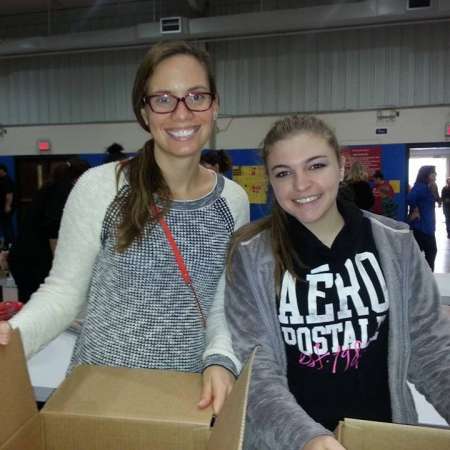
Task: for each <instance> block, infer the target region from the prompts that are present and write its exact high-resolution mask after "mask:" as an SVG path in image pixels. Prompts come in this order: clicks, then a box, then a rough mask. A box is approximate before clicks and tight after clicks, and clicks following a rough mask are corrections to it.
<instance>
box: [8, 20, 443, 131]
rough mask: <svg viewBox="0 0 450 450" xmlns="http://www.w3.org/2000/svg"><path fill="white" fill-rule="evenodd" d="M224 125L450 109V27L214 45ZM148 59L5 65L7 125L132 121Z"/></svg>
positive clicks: (50, 58) (84, 57) (123, 54)
mask: <svg viewBox="0 0 450 450" xmlns="http://www.w3.org/2000/svg"><path fill="white" fill-rule="evenodd" d="M208 49H209V51H210V53H211V55H212V58H213V61H214V63H215V68H216V75H217V80H218V88H219V93H220V95H221V113H222V114H225V115H233V116H238V115H260V114H265V115H269V114H286V113H291V112H302V111H303V112H319V111H322V112H323V111H330V112H332V111H349V110H366V109H377V108H383V107H399V108H400V107H412V106H429V105H430V106H431V105H448V104H450V26H449V22H448V21H447V22H441V23H434V24H416V25H408V26H406V25H404V26H391V27H377V28H371V29H353V30H342V31H329V32H323V33H316V34H314V33H310V34H302V35H291V36H282V37H265V38H254V39H241V40H231V41H224V42H210V43H209V44H208ZM144 52H145V49H129V50H120V51H117V50H116V51H103V52H90V53H87V52H86V53H73V54H63V55H44V56H34V57H25V58H11V59H8V58H6V59H0V123H2V124H5V125H13V124H56V123H87V122H109V121H126V120H133V113H132V109H131V101H130V95H131V88H132V84H133V78H134V74H135V71H136V68H137V66H138V64H139V62H140V61H141V59H142V56H143V54H144Z"/></svg>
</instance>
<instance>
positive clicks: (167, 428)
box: [0, 331, 251, 450]
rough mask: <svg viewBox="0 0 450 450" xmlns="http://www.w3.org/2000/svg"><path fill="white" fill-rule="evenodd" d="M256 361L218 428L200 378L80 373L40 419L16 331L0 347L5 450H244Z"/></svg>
mask: <svg viewBox="0 0 450 450" xmlns="http://www.w3.org/2000/svg"><path fill="white" fill-rule="evenodd" d="M250 376H251V361H250V362H249V363H248V364H247V366H246V367H245V369H244V370H243V371H242V373H241V376H240V377H239V379H238V380H237V382H236V383H235V386H234V388H233V391H232V393H231V395H230V397H229V398H228V399H227V401H226V403H225V405H224V407H223V409H222V412H221V414H220V416H219V417H218V418H217V420H216V422H215V424H214V427H213V428H211V427H210V424H211V419H212V410H211V409H208V410H199V409H198V408H197V403H198V401H199V398H200V390H201V375H199V374H192V373H181V372H172V371H160V370H146V369H122V368H108V367H95V366H80V367H77V368H76V369H75V370H74V371H73V373H72V374H71V375H70V376H69V377H67V378H66V380H65V381H64V382H63V383H62V385H61V386H60V387H59V388H58V389H57V391H56V392H55V393H54V394H53V395H52V396H51V398H50V399H49V401H48V402H47V404H46V405H45V407H44V408H43V409H42V410H41V411H40V412H38V411H37V408H36V403H35V400H34V395H33V389H32V386H31V383H30V379H29V376H28V371H27V366H26V361H25V357H24V352H23V348H22V343H21V340H20V335H19V333H18V332H17V331H15V332H14V333H13V337H12V340H11V342H10V344H9V345H8V346H6V347H0V450H206V449H207V450H241V449H242V442H243V435H244V424H245V411H246V403H247V393H248V386H249V381H250Z"/></svg>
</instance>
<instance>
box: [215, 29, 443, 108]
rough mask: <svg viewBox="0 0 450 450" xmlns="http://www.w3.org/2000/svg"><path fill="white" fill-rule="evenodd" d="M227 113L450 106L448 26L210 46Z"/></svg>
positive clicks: (273, 39) (266, 39) (324, 34)
mask: <svg viewBox="0 0 450 450" xmlns="http://www.w3.org/2000/svg"><path fill="white" fill-rule="evenodd" d="M209 48H210V50H211V52H212V53H213V54H214V56H215V60H216V73H217V76H218V80H219V90H220V92H221V93H222V102H221V112H222V113H224V114H230V115H236V114H242V115H255V114H273V113H288V112H293V111H308V112H317V111H346V110H363V109H373V108H380V107H385V106H396V107H408V106H428V105H443V104H450V24H449V22H442V23H434V24H420V25H413V26H397V27H382V28H372V29H366V30H362V29H361V30H346V31H334V32H326V33H320V34H303V35H296V36H284V37H271V38H264V39H258V40H243V41H229V42H220V43H212V44H210V47H209Z"/></svg>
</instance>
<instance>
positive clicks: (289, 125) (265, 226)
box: [227, 115, 341, 292]
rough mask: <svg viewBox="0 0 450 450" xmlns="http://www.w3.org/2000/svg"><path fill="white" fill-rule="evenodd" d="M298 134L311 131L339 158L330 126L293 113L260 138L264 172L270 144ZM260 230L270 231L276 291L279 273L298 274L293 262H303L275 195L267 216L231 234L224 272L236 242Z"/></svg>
mask: <svg viewBox="0 0 450 450" xmlns="http://www.w3.org/2000/svg"><path fill="white" fill-rule="evenodd" d="M298 134H312V135H314V136H317V137H320V138H322V139H324V140H325V141H326V142H327V144H328V145H329V146H330V147H331V148H332V149H333V150H334V152H335V154H336V158H337V159H338V161H339V162H340V158H341V157H340V147H339V144H338V141H337V139H336V136H335V134H334V132H333V131H332V130H331V128H330V127H329V126H328V125H327V124H326V123H325V122H323V121H322V120H320V119H319V118H317V117H315V116H309V115H294V116H289V117H286V118H283V119H280V120H278V121H277V122H275V123H274V124H273V125H272V128H271V129H270V130H269V132H268V133H267V134H266V137H265V138H264V140H263V142H262V149H261V156H262V160H263V162H264V167H265V169H266V173H267V172H268V171H267V169H268V167H267V160H268V156H269V154H270V151H271V150H272V148H273V146H274V145H275V144H276V143H277V142H280V141H283V140H285V139H289V138H291V137H293V136H296V135H298ZM272 197H273V196H272ZM264 230H267V231H268V232H269V235H270V241H271V246H272V254H273V257H274V260H275V273H274V278H275V287H276V290H277V292H279V289H280V285H281V277H282V275H283V273H284V272H285V271H288V272H290V273H291V274H292V275H294V276H297V277H298V276H299V275H298V273H296V270H295V266H296V265H300V266H303V264H302V263H301V261H300V260H299V259H298V257H297V256H296V254H295V251H294V246H293V245H292V242H291V239H290V236H289V232H288V229H287V216H286V213H285V212H284V210H283V209H282V208H281V206H280V205H279V204H278V202H277V200H276V199H275V197H273V198H272V211H271V214H270V215H269V216H268V217H265V218H263V219H261V220H259V221H257V222H253V223H250V224H248V225H246V226H244V227H243V228H241V229H240V230H239V231H238V232H237V233H236V234H235V235H234V236H233V239H232V242H231V246H230V251H229V255H228V262H227V272H228V274H231V273H232V270H231V269H232V258H233V254H234V252H235V251H236V249H237V247H238V246H239V244H240V243H241V242H244V241H247V240H249V239H251V238H252V237H253V236H255V235H257V234H258V233H260V232H262V231H264ZM295 263H296V264H295Z"/></svg>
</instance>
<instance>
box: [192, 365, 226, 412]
mask: <svg viewBox="0 0 450 450" xmlns="http://www.w3.org/2000/svg"><path fill="white" fill-rule="evenodd" d="M233 384H234V376H233V374H232V373H231V372H230V371H228V370H227V369H225V368H224V367H222V366H214V365H213V366H209V367H208V368H207V369H206V370H205V371H204V372H203V388H202V393H201V396H200V401H199V403H198V407H199V408H200V409H204V408H206V407H208V406H210V405H211V404H212V408H213V412H214V414H215V415H217V414H219V412H220V410H221V409H222V406H223V404H224V402H225V399H226V398H227V397H228V395H229V394H230V392H231V389H233Z"/></svg>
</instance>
